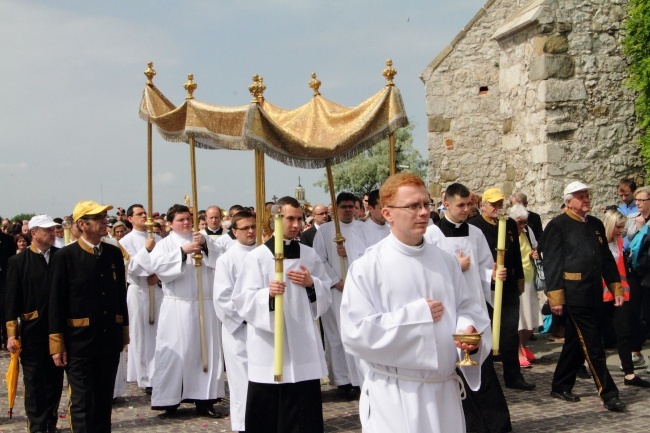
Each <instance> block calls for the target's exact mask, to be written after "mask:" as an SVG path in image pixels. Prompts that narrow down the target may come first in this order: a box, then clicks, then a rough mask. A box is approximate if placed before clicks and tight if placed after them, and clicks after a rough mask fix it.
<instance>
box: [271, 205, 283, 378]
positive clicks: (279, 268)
mask: <svg viewBox="0 0 650 433" xmlns="http://www.w3.org/2000/svg"><path fill="white" fill-rule="evenodd" d="M272 212H273V224H274V226H275V230H274V236H275V279H276V280H277V281H280V282H283V281H284V263H283V260H284V227H283V225H282V207H281V206H273V211H272ZM283 298H284V296H283V295H275V301H274V302H275V317H274V320H275V334H274V338H273V343H274V352H273V380H274V381H275V382H282V364H283V362H284V305H283Z"/></svg>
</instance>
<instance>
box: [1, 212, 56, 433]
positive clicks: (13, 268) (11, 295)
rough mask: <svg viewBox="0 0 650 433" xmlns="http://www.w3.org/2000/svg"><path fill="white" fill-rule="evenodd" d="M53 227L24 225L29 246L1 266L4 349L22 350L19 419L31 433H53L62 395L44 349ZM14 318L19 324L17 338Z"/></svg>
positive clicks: (41, 222) (44, 221) (47, 222)
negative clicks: (3, 274) (22, 407)
mask: <svg viewBox="0 0 650 433" xmlns="http://www.w3.org/2000/svg"><path fill="white" fill-rule="evenodd" d="M56 225H57V223H56V222H54V221H53V220H52V218H50V217H49V216H47V215H37V216H35V217H33V218H32V219H31V220H30V221H29V230H30V233H31V236H32V244H31V245H30V247H29V248H27V249H25V250H24V251H23V252H22V253H20V254H18V255H15V256H13V257H11V258H10V259H9V262H8V263H7V287H6V291H7V296H6V308H5V311H6V313H7V319H9V320H7V335H8V337H9V338H8V340H7V349H9V351H10V352H11V353H15V352H16V351H18V350H19V348H22V351H21V353H20V363H21V364H22V366H23V379H24V382H25V413H26V414H27V419H28V420H29V422H28V428H29V431H30V432H31V433H35V432H55V431H56V422H57V419H58V415H57V410H58V408H59V401H60V400H61V391H62V389H63V369H61V368H57V367H56V366H55V365H54V362H53V361H52V358H51V357H50V351H49V348H48V322H47V307H48V304H49V301H50V287H49V285H48V283H49V281H48V268H49V263H51V260H52V255H53V254H54V253H55V252H56V251H57V250H58V248H56V247H54V246H53V245H54V241H55V239H56V237H55V234H54V228H55V226H56ZM17 318H20V319H21V321H22V326H21V330H20V336H18V335H17V325H18V321H17ZM17 340H19V341H20V345H18V341H17Z"/></svg>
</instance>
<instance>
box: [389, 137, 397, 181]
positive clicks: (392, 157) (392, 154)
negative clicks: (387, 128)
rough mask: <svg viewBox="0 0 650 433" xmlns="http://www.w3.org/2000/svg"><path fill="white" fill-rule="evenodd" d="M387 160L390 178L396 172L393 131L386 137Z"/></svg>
mask: <svg viewBox="0 0 650 433" xmlns="http://www.w3.org/2000/svg"><path fill="white" fill-rule="evenodd" d="M388 159H389V162H388V164H389V173H390V175H391V176H392V175H394V174H395V171H396V170H397V158H396V155H395V131H392V132H391V133H390V135H389V136H388Z"/></svg>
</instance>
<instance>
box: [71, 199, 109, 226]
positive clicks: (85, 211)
mask: <svg viewBox="0 0 650 433" xmlns="http://www.w3.org/2000/svg"><path fill="white" fill-rule="evenodd" d="M111 209H113V206H111V205H110V204H109V205H101V204H99V203H95V202H94V201H80V202H79V203H77V205H76V206H75V207H74V210H73V211H72V220H73V221H77V220H78V219H79V218H81V217H84V216H86V215H97V214H98V213H102V212H104V211H107V210H111Z"/></svg>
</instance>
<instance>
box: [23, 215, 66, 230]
mask: <svg viewBox="0 0 650 433" xmlns="http://www.w3.org/2000/svg"><path fill="white" fill-rule="evenodd" d="M58 225H59V224H57V223H55V222H54V220H53V219H52V217H50V216H48V215H35V216H33V217H32V219H30V220H29V223H28V224H27V228H29V229H30V230H31V229H35V228H36V227H40V228H42V229H46V228H49V227H56V226H58Z"/></svg>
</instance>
